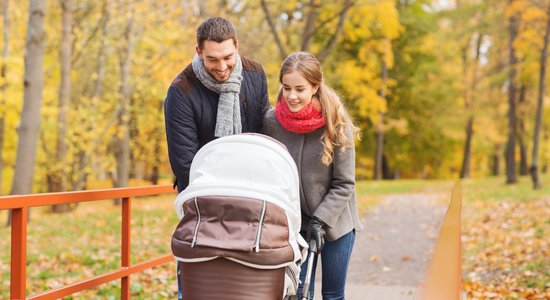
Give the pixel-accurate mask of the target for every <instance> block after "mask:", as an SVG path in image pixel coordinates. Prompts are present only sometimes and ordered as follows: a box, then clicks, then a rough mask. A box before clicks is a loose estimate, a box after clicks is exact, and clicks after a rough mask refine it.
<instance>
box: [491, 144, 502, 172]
mask: <svg viewBox="0 0 550 300" xmlns="http://www.w3.org/2000/svg"><path fill="white" fill-rule="evenodd" d="M501 153H502V144H496V145H495V150H494V152H493V155H492V166H491V173H492V175H493V176H499V175H500V171H501V163H500V161H501V159H500V158H501Z"/></svg>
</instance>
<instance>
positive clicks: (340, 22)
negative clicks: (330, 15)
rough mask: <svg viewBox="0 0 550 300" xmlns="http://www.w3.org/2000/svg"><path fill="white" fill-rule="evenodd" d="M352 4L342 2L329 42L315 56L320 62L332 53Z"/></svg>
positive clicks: (347, 1) (349, 0) (350, 2)
mask: <svg viewBox="0 0 550 300" xmlns="http://www.w3.org/2000/svg"><path fill="white" fill-rule="evenodd" d="M353 4H354V3H353V1H352V0H346V1H345V2H344V4H343V9H342V11H341V13H340V19H339V20H338V25H336V29H335V30H334V33H333V34H332V37H331V38H330V40H329V42H328V43H327V46H326V47H325V49H323V50H322V51H321V53H319V55H317V58H318V59H319V61H320V62H322V61H323V60H325V58H327V56H328V55H329V54H330V52H331V51H332V49H333V48H334V46H335V45H336V41H337V40H338V37H340V34H341V33H342V31H343V28H344V22H345V21H346V15H347V13H348V10H349V8H350V7H352V6H353Z"/></svg>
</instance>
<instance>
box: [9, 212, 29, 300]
mask: <svg viewBox="0 0 550 300" xmlns="http://www.w3.org/2000/svg"><path fill="white" fill-rule="evenodd" d="M27 215H28V208H27V207H23V208H14V209H12V219H11V278H10V298H11V299H25V297H26V291H25V290H26V288H27Z"/></svg>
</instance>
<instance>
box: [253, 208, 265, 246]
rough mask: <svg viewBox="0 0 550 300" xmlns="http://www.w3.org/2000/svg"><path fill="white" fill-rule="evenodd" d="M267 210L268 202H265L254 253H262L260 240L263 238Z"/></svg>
mask: <svg viewBox="0 0 550 300" xmlns="http://www.w3.org/2000/svg"><path fill="white" fill-rule="evenodd" d="M266 208H267V202H266V201H264V203H263V205H262V214H261V215H260V222H259V223H258V232H257V233H256V241H255V242H254V251H256V252H260V238H261V236H262V227H263V224H264V217H265V211H266Z"/></svg>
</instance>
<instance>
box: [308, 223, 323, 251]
mask: <svg viewBox="0 0 550 300" xmlns="http://www.w3.org/2000/svg"><path fill="white" fill-rule="evenodd" d="M324 227H325V223H324V222H323V221H321V220H320V219H318V218H316V217H313V218H312V219H311V220H310V221H309V225H308V226H307V236H306V240H307V242H308V244H309V247H310V251H313V252H315V253H317V254H319V253H320V252H321V250H323V246H324V245H325V234H326V232H325V228H324ZM313 241H314V242H315V243H314V244H312V242H313Z"/></svg>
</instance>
